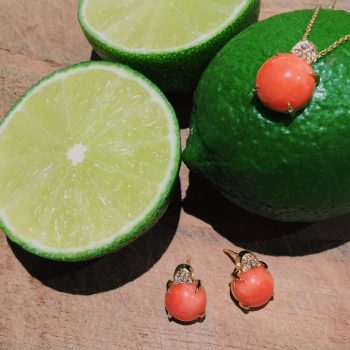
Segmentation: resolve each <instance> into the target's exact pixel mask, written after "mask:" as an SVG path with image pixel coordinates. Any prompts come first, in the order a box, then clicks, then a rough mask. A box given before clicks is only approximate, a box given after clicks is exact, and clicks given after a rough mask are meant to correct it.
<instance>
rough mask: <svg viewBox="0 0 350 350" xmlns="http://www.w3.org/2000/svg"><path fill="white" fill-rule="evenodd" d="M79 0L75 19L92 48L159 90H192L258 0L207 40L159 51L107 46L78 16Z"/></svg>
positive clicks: (251, 16) (250, 18)
mask: <svg viewBox="0 0 350 350" xmlns="http://www.w3.org/2000/svg"><path fill="white" fill-rule="evenodd" d="M85 1H86V0H80V2H79V10H78V20H79V23H80V25H81V28H82V30H83V32H84V34H85V36H86V38H87V39H88V41H89V42H90V44H91V45H92V47H93V49H94V50H95V52H96V53H97V54H98V55H99V56H100V57H101V58H102V59H104V60H107V61H115V62H120V63H124V64H126V65H128V66H130V67H132V68H134V69H135V70H137V71H139V72H141V73H143V74H144V75H145V76H146V77H148V78H149V79H150V80H152V81H153V82H155V83H156V84H157V85H158V86H159V87H160V88H161V89H162V90H163V91H165V92H170V93H186V92H193V90H194V89H195V87H196V85H197V83H198V80H199V78H200V76H201V74H202V73H203V71H204V69H205V68H206V66H207V65H208V63H209V62H210V61H211V60H212V58H213V57H214V56H215V54H216V53H217V52H218V51H219V50H220V49H221V48H222V47H223V46H224V45H225V44H226V43H227V42H228V41H229V40H230V39H231V38H232V37H233V36H235V35H236V34H238V33H239V32H241V31H242V30H243V29H245V28H247V27H248V26H250V25H251V24H253V23H255V22H256V21H257V19H258V17H259V11H260V0H251V1H249V2H248V5H247V6H246V7H245V8H244V9H243V10H242V12H241V13H240V14H239V16H238V17H237V18H236V19H235V20H234V21H233V22H231V23H230V24H229V25H228V26H227V27H226V28H225V29H224V30H223V31H222V32H220V33H219V34H217V35H216V36H214V37H213V38H211V39H210V40H208V41H206V42H203V43H200V44H198V45H195V46H193V47H190V48H187V49H180V50H177V51H171V52H163V53H162V52H159V53H140V52H137V53H130V52H127V51H125V50H122V49H121V48H119V49H118V48H116V47H111V46H110V45H108V44H107V43H106V42H104V41H103V40H102V39H100V38H98V37H96V36H95V35H94V34H93V33H91V31H90V30H89V28H88V26H87V25H86V23H85V21H84V18H83V16H82V13H81V12H82V5H83V3H84V2H85Z"/></svg>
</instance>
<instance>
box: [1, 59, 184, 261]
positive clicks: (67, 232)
mask: <svg viewBox="0 0 350 350" xmlns="http://www.w3.org/2000/svg"><path fill="white" fill-rule="evenodd" d="M179 152H180V146H179V131H178V126H177V122H176V119H175V116H174V112H173V110H172V108H171V107H170V105H169V104H168V102H167V101H166V100H165V98H164V96H163V95H162V94H161V93H160V92H159V91H158V89H156V88H155V87H154V86H153V84H152V83H150V82H149V81H147V80H146V79H145V78H143V77H141V75H139V74H138V73H135V72H134V71H132V70H130V69H128V68H126V67H124V66H120V65H116V64H110V63H102V62H99V63H96V62H95V63H85V64H80V65H77V66H73V67H70V68H68V69H65V70H63V71H59V72H56V73H54V74H53V75H51V76H49V77H48V78H46V79H44V80H42V81H41V82H40V83H39V84H37V85H36V86H34V87H33V88H32V89H31V90H29V92H27V94H26V95H25V96H24V97H23V99H22V100H21V102H19V103H18V104H17V105H16V106H15V107H14V108H13V109H12V110H11V111H10V112H9V113H8V115H7V117H6V118H5V121H4V122H3V123H2V125H1V127H0V166H1V172H0V208H1V209H0V210H1V212H0V215H1V217H0V218H1V220H2V222H3V223H2V226H3V227H4V229H5V231H6V232H7V233H9V236H10V238H12V239H13V240H15V241H16V242H17V243H20V244H21V245H23V246H24V247H25V248H27V249H28V250H31V251H33V252H35V253H38V254H39V255H43V256H47V257H51V258H57V259H63V260H81V259H83V258H89V257H93V256H96V255H100V254H101V253H104V252H107V251H109V250H111V249H112V248H117V247H119V246H120V245H122V244H124V243H125V241H129V240H131V239H132V238H134V236H135V235H138V234H140V232H142V231H143V229H144V228H145V227H149V226H150V225H151V224H152V222H151V221H152V220H153V221H154V220H155V218H156V217H157V216H158V213H160V212H161V211H162V210H163V209H164V206H165V205H166V200H167V198H168V197H169V194H170V191H171V187H172V185H173V184H174V181H175V178H176V175H177V170H178V164H179Z"/></svg>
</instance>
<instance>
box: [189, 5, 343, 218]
mask: <svg viewBox="0 0 350 350" xmlns="http://www.w3.org/2000/svg"><path fill="white" fill-rule="evenodd" d="M311 15H312V11H311V10H302V11H296V12H290V13H285V14H282V15H277V16H274V17H272V18H269V19H267V20H265V21H262V22H259V23H257V24H255V25H253V26H251V27H250V28H248V29H247V30H245V31H243V32H242V33H241V34H240V35H238V36H236V37H235V38H234V39H232V40H231V41H230V42H229V43H228V44H227V45H226V46H225V47H224V48H223V49H222V50H221V51H220V52H219V53H218V55H217V56H216V57H215V59H214V60H213V61H212V62H211V63H210V65H209V66H208V68H207V69H206V71H205V72H204V74H203V76H202V78H201V80H200V83H199V86H198V88H197V90H196V93H195V101H194V109H193V112H192V116H191V133H190V136H189V139H188V141H187V148H186V149H185V151H184V154H183V158H184V161H185V163H186V164H187V165H188V166H189V168H190V169H192V170H194V171H196V172H199V173H201V174H202V175H203V176H204V177H206V178H207V179H209V180H210V181H211V182H212V183H213V184H214V185H215V186H216V187H217V188H218V189H219V190H220V192H221V193H222V194H223V195H224V196H225V197H227V198H228V199H229V200H230V201H232V202H233V203H235V204H236V205H238V206H240V207H242V208H244V209H246V210H248V211H251V212H253V213H255V214H258V215H261V216H264V217H267V218H271V219H276V220H280V221H317V220H323V219H326V218H330V217H334V216H337V215H341V214H345V213H348V212H349V211H350V176H349V174H350V42H347V43H345V44H343V45H342V46H340V47H339V48H337V49H336V50H334V51H333V52H331V53H330V54H328V55H327V56H325V57H323V58H321V59H320V60H319V61H317V62H316V63H315V64H314V66H313V68H314V71H315V72H316V73H317V74H318V75H319V82H318V85H317V87H316V90H315V92H314V95H313V98H312V100H311V102H310V103H309V105H308V106H307V107H306V108H305V109H303V110H302V111H299V113H297V114H296V115H293V116H289V115H286V114H281V113H276V112H272V111H271V110H268V109H267V108H265V107H263V106H262V104H261V103H260V102H259V100H258V99H257V97H256V95H255V94H254V92H253V91H252V88H254V85H255V78H256V74H257V71H258V70H259V68H260V66H261V65H262V64H263V63H264V62H265V61H266V60H267V59H269V58H270V57H272V56H273V55H275V54H276V53H278V52H289V51H290V50H291V48H292V47H293V46H294V45H295V44H296V43H297V42H298V41H300V39H301V37H302V35H303V33H304V32H305V29H306V26H307V24H308V22H309V20H310V18H311ZM349 29H350V14H349V13H347V12H344V11H335V10H322V11H321V13H320V15H319V17H318V19H317V21H316V24H315V26H314V29H313V30H312V32H311V35H310V37H309V40H310V41H312V42H313V43H315V44H316V45H317V47H318V48H319V50H322V49H324V48H326V47H328V46H329V45H331V44H332V43H334V42H335V41H336V40H338V39H339V38H340V37H343V36H344V35H346V34H349Z"/></svg>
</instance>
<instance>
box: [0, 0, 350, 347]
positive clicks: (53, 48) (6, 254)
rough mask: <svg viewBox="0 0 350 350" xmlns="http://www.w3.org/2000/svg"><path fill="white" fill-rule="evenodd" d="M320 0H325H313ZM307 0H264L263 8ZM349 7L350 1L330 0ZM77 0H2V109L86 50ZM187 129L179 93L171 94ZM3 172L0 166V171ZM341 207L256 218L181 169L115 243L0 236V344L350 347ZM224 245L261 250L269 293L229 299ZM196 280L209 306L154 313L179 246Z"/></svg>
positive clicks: (346, 219) (348, 258)
mask: <svg viewBox="0 0 350 350" xmlns="http://www.w3.org/2000/svg"><path fill="white" fill-rule="evenodd" d="M319 3H321V4H327V3H328V1H327V0H323V1H321V0H319ZM314 5H315V2H314V1H302V0H300V1H297V0H294V1H292V0H288V1H285V0H263V1H262V13H261V18H266V17H269V16H271V15H274V14H276V13H280V12H285V11H289V10H293V9H297V8H303V7H313V6H314ZM338 7H339V8H343V9H347V10H348V11H350V1H349V0H343V1H341V0H340V1H339V4H338ZM76 9H77V1H75V0H59V1H52V0H0V116H3V114H4V113H5V111H6V110H7V109H8V108H9V107H10V105H11V104H12V103H13V102H14V101H15V100H16V99H17V97H18V96H19V95H20V94H22V93H23V92H24V91H25V90H26V89H27V88H28V87H30V86H31V85H32V84H33V83H34V82H36V81H37V80H38V79H39V78H41V77H42V76H44V75H46V74H47V73H49V72H52V71H54V70H56V69H58V68H61V67H64V66H66V65H68V64H71V63H76V62H79V61H83V60H89V59H90V56H91V48H90V46H89V45H88V43H87V41H86V40H85V38H84V36H83V35H82V33H81V31H80V28H79V25H78V23H77V21H76ZM170 100H171V101H172V102H173V103H174V104H175V105H176V108H177V110H178V112H179V116H180V119H181V125H182V127H183V131H182V133H183V140H185V138H186V136H187V134H188V130H187V129H186V126H187V124H188V114H189V109H190V107H191V106H190V105H191V100H190V98H189V97H187V98H186V97H185V98H181V99H180V98H176V97H174V96H170ZM0 171H1V170H0ZM349 240H350V215H347V216H343V217H340V218H336V219H332V220H328V221H326V222H321V223H315V224H309V225H302V224H283V223H276V222H272V221H269V220H264V219H261V218H258V217H256V216H253V215H251V214H249V213H247V212H245V211H243V210H240V209H238V208H236V207H234V206H233V205H231V204H229V203H228V202H227V201H226V200H224V199H223V198H222V197H221V196H220V195H219V194H218V193H217V192H216V191H215V190H214V189H213V188H212V187H211V186H210V185H209V184H208V183H206V182H205V181H204V180H202V179H201V178H199V177H198V176H194V175H192V174H190V176H189V174H188V170H187V169H186V167H185V166H182V168H181V185H179V188H178V190H177V192H176V194H175V196H174V199H173V201H172V205H171V207H170V208H169V210H168V212H167V213H166V215H165V216H164V218H163V219H162V220H161V222H160V223H159V224H158V225H157V226H156V227H155V228H154V229H153V230H152V231H151V232H149V233H148V234H146V235H145V236H143V237H142V238H140V239H139V240H138V241H136V242H135V243H133V244H132V245H130V246H128V247H127V248H125V249H123V250H122V251H120V252H118V253H116V254H113V255H110V256H107V257H104V258H101V259H99V260H95V261H91V262H87V263H78V264H63V263H57V262H51V261H46V260H42V259H39V258H36V257H34V256H32V255H30V254H28V253H26V252H24V251H22V250H21V249H20V248H18V247H16V246H15V245H13V244H10V243H9V242H8V241H7V240H6V238H5V236H4V235H1V237H0V271H1V273H0V286H1V289H0V348H1V349H20V350H24V349H152V350H157V349H171V350H175V349H202V350H204V349H207V350H216V349H256V350H258V349H284V350H285V349H298V350H299V349H332V350H334V349H340V350H345V349H350V324H349V320H350V243H349ZM223 248H235V249H239V248H247V249H252V250H254V251H256V252H258V253H260V254H261V255H260V257H261V259H262V260H265V261H266V262H267V263H268V264H269V265H270V268H271V271H272V273H273V275H274V277H275V282H276V294H275V298H274V300H273V301H272V302H270V303H269V304H268V305H267V306H266V307H265V308H263V309H261V310H259V311H255V312H250V313H244V312H242V310H240V309H239V308H238V307H237V306H236V305H235V303H234V302H233V301H232V300H231V297H230V294H229V286H228V284H229V280H230V273H231V272H232V269H233V265H232V263H231V261H230V260H229V259H228V258H227V257H226V256H225V255H224V254H223V253H222V249H223ZM189 255H190V256H191V257H192V263H193V266H194V268H195V270H196V273H197V276H199V277H200V278H201V279H202V280H203V282H204V285H205V287H206V290H207V295H208V307H207V317H206V319H205V320H204V322H202V323H196V324H194V325H191V326H184V325H181V324H178V323H175V322H169V321H168V319H167V317H166V314H165V312H164V305H163V296H164V291H165V289H164V288H165V283H166V281H167V280H168V279H169V278H170V277H171V274H172V272H173V270H174V268H175V266H176V265H177V264H178V263H181V262H183V261H184V259H185V258H186V257H187V256H189Z"/></svg>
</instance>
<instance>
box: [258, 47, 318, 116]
mask: <svg viewBox="0 0 350 350" xmlns="http://www.w3.org/2000/svg"><path fill="white" fill-rule="evenodd" d="M315 87H316V79H315V73H314V71H313V69H312V67H311V65H309V64H308V63H307V62H306V61H304V60H303V59H302V58H300V57H298V56H296V55H294V54H292V53H284V54H278V55H276V56H274V57H272V58H270V59H269V60H267V61H266V62H265V63H264V64H263V65H262V66H261V68H260V69H259V71H258V74H257V77H256V89H257V94H258V97H259V99H260V101H261V102H262V103H263V104H264V105H265V106H266V107H268V108H269V109H272V110H274V111H276V112H283V113H288V112H289V113H291V112H293V111H296V110H298V109H301V108H303V107H305V106H306V105H307V104H308V103H309V102H310V100H311V98H312V95H313V93H314V90H315Z"/></svg>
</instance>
